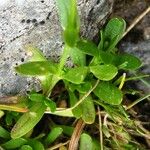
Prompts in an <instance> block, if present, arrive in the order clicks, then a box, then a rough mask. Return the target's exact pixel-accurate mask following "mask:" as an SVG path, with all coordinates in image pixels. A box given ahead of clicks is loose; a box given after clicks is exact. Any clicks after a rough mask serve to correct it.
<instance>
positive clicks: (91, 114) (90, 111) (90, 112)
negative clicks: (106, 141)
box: [81, 96, 96, 124]
mask: <svg viewBox="0 0 150 150" xmlns="http://www.w3.org/2000/svg"><path fill="white" fill-rule="evenodd" d="M81 106H82V119H83V121H84V122H85V123H87V124H92V123H94V121H95V115H96V113H95V107H94V103H93V99H92V97H91V96H88V97H87V98H86V99H85V100H84V101H83V102H82V103H81Z"/></svg>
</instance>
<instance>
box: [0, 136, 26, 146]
mask: <svg viewBox="0 0 150 150" xmlns="http://www.w3.org/2000/svg"><path fill="white" fill-rule="evenodd" d="M26 143H27V140H25V139H23V138H19V139H12V140H10V141H8V142H6V143H4V144H2V145H1V146H2V147H3V148H4V149H16V148H19V147H20V146H22V145H24V144H26Z"/></svg>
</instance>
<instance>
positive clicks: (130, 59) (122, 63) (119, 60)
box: [114, 54, 142, 70]
mask: <svg viewBox="0 0 150 150" xmlns="http://www.w3.org/2000/svg"><path fill="white" fill-rule="evenodd" d="M114 63H115V65H117V66H118V67H119V68H120V69H126V70H135V69H138V68H139V67H140V66H141V65H142V62H141V61H140V60H139V59H138V58H137V57H135V56H133V55H131V54H123V55H119V56H117V57H116V58H115V60H114Z"/></svg>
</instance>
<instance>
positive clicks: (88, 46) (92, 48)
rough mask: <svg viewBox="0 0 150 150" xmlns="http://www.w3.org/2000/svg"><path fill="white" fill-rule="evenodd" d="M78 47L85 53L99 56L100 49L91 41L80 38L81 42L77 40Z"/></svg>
mask: <svg viewBox="0 0 150 150" xmlns="http://www.w3.org/2000/svg"><path fill="white" fill-rule="evenodd" d="M76 47H77V48H78V49H79V50H80V51H81V52H83V53H85V54H88V55H91V56H95V57H98V56H99V55H98V54H99V53H98V52H99V50H98V48H97V46H96V45H95V44H94V43H93V42H91V41H87V40H80V41H79V42H77V44H76Z"/></svg>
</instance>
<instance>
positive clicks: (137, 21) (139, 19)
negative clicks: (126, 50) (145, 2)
mask: <svg viewBox="0 0 150 150" xmlns="http://www.w3.org/2000/svg"><path fill="white" fill-rule="evenodd" d="M149 12H150V6H149V7H148V8H147V9H146V10H145V11H144V12H143V13H141V14H140V15H139V16H138V17H136V18H135V19H134V20H133V22H132V23H131V25H130V26H129V27H128V28H127V30H126V32H125V33H124V34H123V37H124V36H126V34H128V32H130V30H132V29H133V28H134V26H135V25H136V24H138V23H139V22H140V21H141V19H142V18H143V17H144V16H145V15H147V14H148V13H149ZM123 37H122V38H123Z"/></svg>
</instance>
